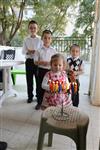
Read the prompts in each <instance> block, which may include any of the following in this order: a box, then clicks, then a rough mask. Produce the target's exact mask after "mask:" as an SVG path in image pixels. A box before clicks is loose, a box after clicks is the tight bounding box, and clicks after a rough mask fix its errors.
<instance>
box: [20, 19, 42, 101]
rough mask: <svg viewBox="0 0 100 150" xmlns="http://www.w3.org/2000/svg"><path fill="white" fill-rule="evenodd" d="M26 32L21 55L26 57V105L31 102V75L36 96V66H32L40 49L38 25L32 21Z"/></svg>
mask: <svg viewBox="0 0 100 150" xmlns="http://www.w3.org/2000/svg"><path fill="white" fill-rule="evenodd" d="M28 30H29V33H30V36H28V37H27V38H26V39H25V40H24V43H23V50H22V52H23V54H24V55H25V57H26V62H25V68H26V81H27V95H28V99H27V103H31V102H32V101H33V96H34V95H33V75H35V80H36V94H37V65H35V64H34V59H35V52H36V51H37V50H38V49H39V48H40V47H41V44H42V41H41V38H40V37H39V36H37V32H38V24H37V22H36V21H34V20H32V21H30V22H29V24H28Z"/></svg>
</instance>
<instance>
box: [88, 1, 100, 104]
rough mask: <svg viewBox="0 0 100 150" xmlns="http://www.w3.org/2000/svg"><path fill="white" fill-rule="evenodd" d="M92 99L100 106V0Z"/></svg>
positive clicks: (96, 14)
mask: <svg viewBox="0 0 100 150" xmlns="http://www.w3.org/2000/svg"><path fill="white" fill-rule="evenodd" d="M90 100H91V103H92V104H93V105H96V106H100V0H97V1H96V13H95V29H94V38H93V53H92V65H91V77H90Z"/></svg>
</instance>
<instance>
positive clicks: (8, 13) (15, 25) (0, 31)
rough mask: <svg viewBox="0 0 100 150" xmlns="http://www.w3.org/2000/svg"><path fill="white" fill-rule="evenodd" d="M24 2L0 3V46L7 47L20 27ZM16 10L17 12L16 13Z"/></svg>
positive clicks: (3, 1)
mask: <svg viewBox="0 0 100 150" xmlns="http://www.w3.org/2000/svg"><path fill="white" fill-rule="evenodd" d="M25 2H26V0H21V1H20V2H17V1H15V0H1V1H0V44H2V45H9V44H10V41H11V40H12V39H13V37H14V36H15V34H16V32H17V31H18V29H19V28H20V26H21V22H22V18H23V10H24V7H25ZM16 10H18V11H17V12H18V13H17V12H16Z"/></svg>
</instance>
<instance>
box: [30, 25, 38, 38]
mask: <svg viewBox="0 0 100 150" xmlns="http://www.w3.org/2000/svg"><path fill="white" fill-rule="evenodd" d="M28 29H29V33H30V35H32V36H34V35H36V34H37V32H38V25H37V24H35V23H32V24H30V25H29V27H28Z"/></svg>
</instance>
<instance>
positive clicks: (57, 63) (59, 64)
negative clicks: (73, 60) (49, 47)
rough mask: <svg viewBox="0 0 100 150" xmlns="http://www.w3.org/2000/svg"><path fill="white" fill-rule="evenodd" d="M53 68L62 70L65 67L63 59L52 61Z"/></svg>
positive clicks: (56, 70) (53, 69) (58, 70)
mask: <svg viewBox="0 0 100 150" xmlns="http://www.w3.org/2000/svg"><path fill="white" fill-rule="evenodd" d="M51 69H52V71H53V72H60V71H62V70H63V69H64V64H63V60H62V59H58V60H55V61H53V62H52V64H51Z"/></svg>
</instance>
